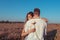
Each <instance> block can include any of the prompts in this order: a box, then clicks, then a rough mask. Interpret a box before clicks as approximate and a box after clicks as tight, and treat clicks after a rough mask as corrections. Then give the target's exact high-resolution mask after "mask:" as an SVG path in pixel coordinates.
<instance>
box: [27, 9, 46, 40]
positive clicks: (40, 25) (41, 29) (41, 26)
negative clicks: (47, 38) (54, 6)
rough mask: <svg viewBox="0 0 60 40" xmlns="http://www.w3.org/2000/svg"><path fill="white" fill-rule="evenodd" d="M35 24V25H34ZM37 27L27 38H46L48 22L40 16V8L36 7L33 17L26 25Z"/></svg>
mask: <svg viewBox="0 0 60 40" xmlns="http://www.w3.org/2000/svg"><path fill="white" fill-rule="evenodd" d="M28 24H29V25H28ZM32 24H33V25H32ZM28 26H29V27H33V28H35V29H36V30H35V32H32V33H29V36H28V37H29V38H28V37H27V40H44V35H45V34H46V27H47V23H46V22H45V20H43V19H42V18H41V17H40V9H38V8H35V9H34V17H33V19H31V20H29V21H27V23H26V27H28Z"/></svg>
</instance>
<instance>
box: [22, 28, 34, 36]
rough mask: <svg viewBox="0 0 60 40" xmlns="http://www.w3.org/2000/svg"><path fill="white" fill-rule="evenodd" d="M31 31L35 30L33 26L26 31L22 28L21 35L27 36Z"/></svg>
mask: <svg viewBox="0 0 60 40" xmlns="http://www.w3.org/2000/svg"><path fill="white" fill-rule="evenodd" d="M31 32H35V28H34V29H31V30H28V31H27V32H25V30H24V29H23V30H22V34H21V36H27V35H28V34H29V33H31Z"/></svg>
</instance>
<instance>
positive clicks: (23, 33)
mask: <svg viewBox="0 0 60 40" xmlns="http://www.w3.org/2000/svg"><path fill="white" fill-rule="evenodd" d="M30 19H32V16H31V15H28V20H30ZM31 32H35V29H31V30H28V31H27V32H25V31H24V29H23V30H22V34H21V36H22V37H24V36H27V35H28V34H29V33H31Z"/></svg>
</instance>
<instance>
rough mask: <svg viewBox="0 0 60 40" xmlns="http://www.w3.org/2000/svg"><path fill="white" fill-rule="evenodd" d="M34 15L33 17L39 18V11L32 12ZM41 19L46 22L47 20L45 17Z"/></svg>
mask: <svg viewBox="0 0 60 40" xmlns="http://www.w3.org/2000/svg"><path fill="white" fill-rule="evenodd" d="M34 13H35V14H34V17H33V18H39V17H40V15H39V14H38V13H39V12H34ZM42 20H44V21H45V22H48V20H47V19H46V18H42Z"/></svg>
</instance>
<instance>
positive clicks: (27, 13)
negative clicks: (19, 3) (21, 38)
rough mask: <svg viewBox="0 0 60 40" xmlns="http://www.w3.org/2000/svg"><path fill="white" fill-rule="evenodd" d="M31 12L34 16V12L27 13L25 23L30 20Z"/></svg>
mask: <svg viewBox="0 0 60 40" xmlns="http://www.w3.org/2000/svg"><path fill="white" fill-rule="evenodd" d="M29 14H30V15H31V16H32V17H33V12H28V13H27V15H26V20H25V23H26V22H27V21H28V15H29Z"/></svg>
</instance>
